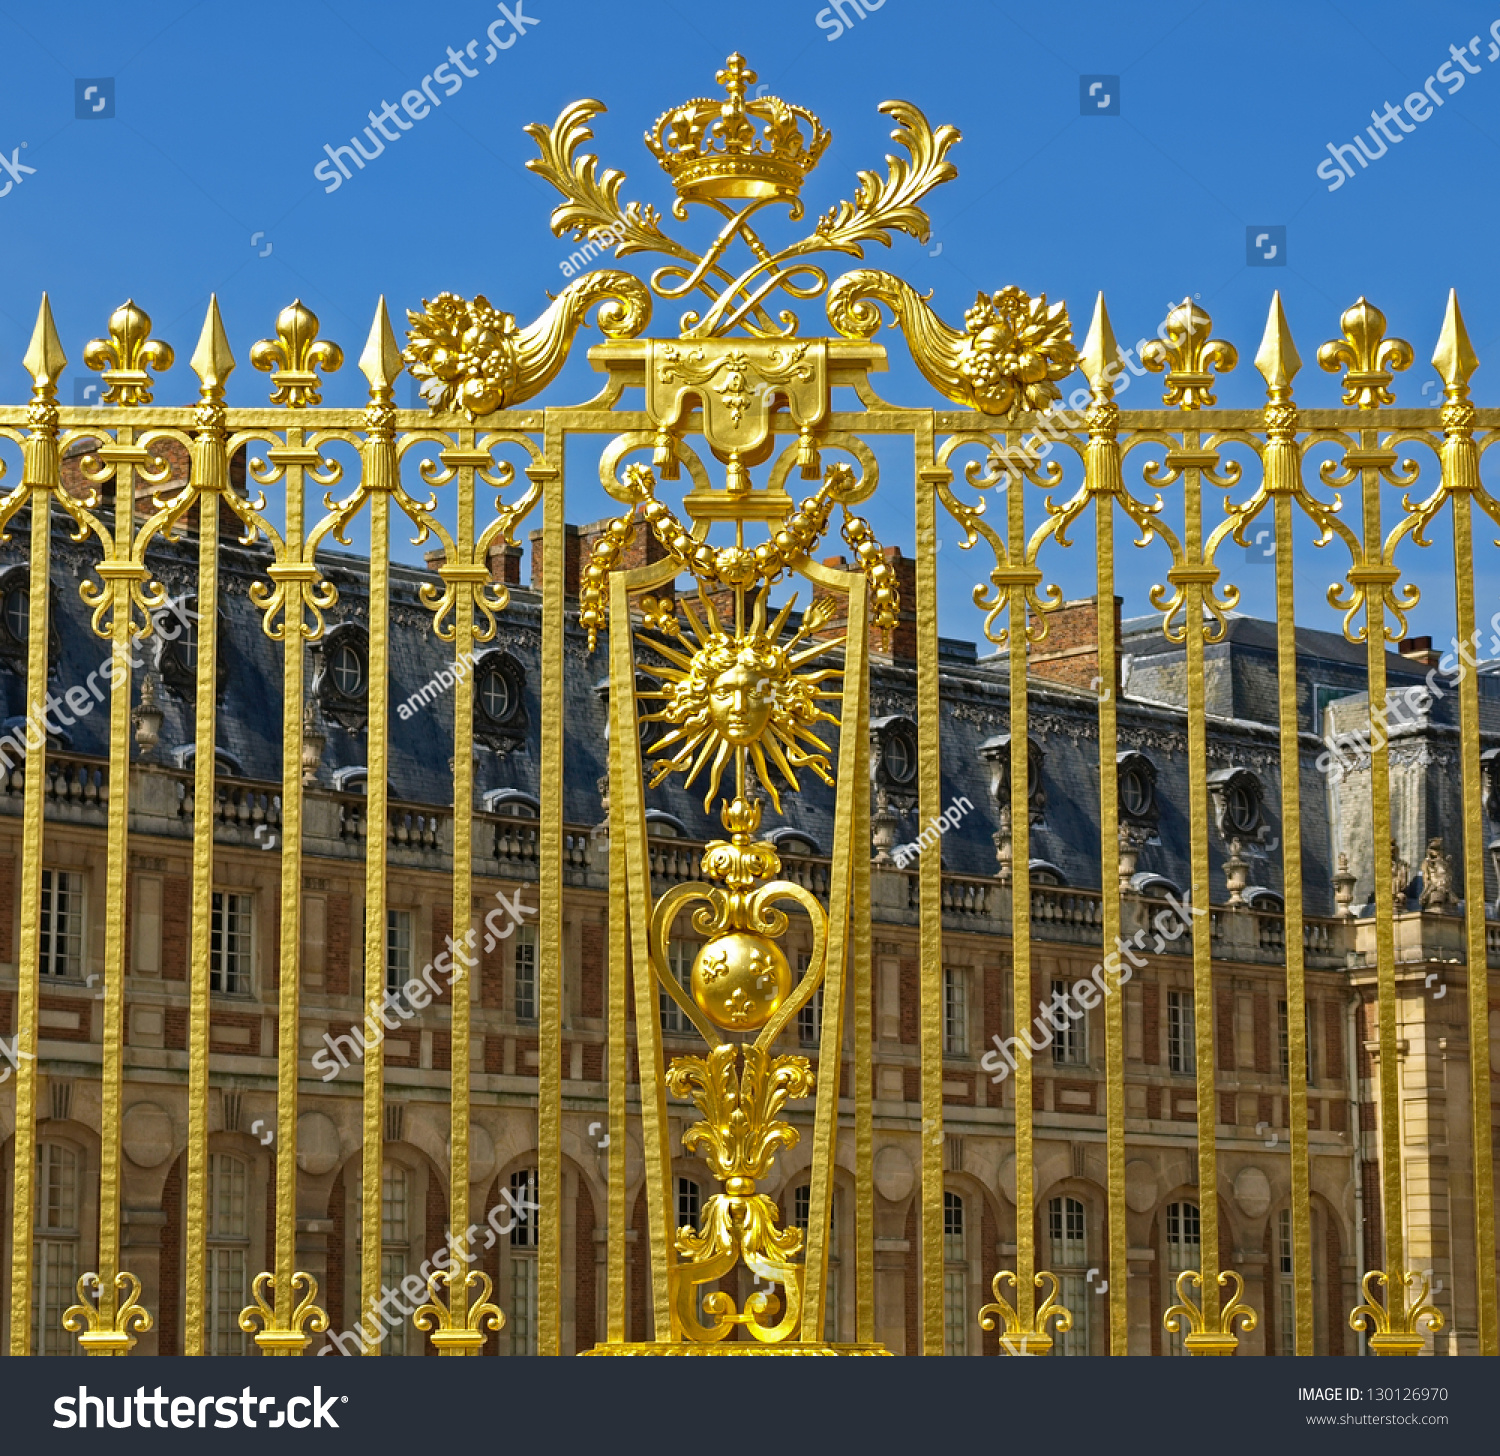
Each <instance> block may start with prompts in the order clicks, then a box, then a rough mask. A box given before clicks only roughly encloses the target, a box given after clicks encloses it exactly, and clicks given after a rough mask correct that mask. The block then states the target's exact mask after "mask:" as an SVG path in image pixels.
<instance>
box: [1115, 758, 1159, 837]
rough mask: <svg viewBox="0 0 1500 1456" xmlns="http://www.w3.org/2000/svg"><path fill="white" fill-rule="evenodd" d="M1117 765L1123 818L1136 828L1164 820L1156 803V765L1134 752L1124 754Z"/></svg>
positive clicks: (1117, 761) (1117, 760)
mask: <svg viewBox="0 0 1500 1456" xmlns="http://www.w3.org/2000/svg"><path fill="white" fill-rule="evenodd" d="M1116 763H1117V765H1118V783H1119V793H1120V814H1121V817H1122V818H1124V819H1126V820H1128V821H1129V822H1130V823H1132V824H1149V825H1152V826H1154V825H1155V824H1156V822H1157V820H1158V819H1159V818H1160V817H1161V808H1160V805H1158V803H1157V802H1156V765H1155V764H1154V763H1152V762H1151V760H1150V759H1149V758H1147V757H1146V755H1145V754H1143V753H1136V752H1135V751H1134V750H1129V751H1127V752H1125V753H1122V754H1120V755H1119V757H1118V759H1116Z"/></svg>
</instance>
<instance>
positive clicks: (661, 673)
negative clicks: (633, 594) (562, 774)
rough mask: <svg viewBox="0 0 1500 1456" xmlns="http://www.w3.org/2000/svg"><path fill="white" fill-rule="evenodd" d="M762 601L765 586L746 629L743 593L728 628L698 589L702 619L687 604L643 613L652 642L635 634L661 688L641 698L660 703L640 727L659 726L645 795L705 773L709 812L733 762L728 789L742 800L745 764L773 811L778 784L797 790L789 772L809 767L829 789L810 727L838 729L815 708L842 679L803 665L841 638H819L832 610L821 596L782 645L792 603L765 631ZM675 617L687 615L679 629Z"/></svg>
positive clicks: (822, 754) (820, 746)
mask: <svg viewBox="0 0 1500 1456" xmlns="http://www.w3.org/2000/svg"><path fill="white" fill-rule="evenodd" d="M768 595H769V589H762V590H761V591H760V592H759V593H757V595H756V598H755V604H754V607H753V609H752V612H751V617H750V621H749V622H748V623H745V622H744V621H743V615H744V593H743V590H739V591H737V592H736V601H735V605H736V615H737V617H738V618H740V620H739V621H737V622H736V624H735V626H734V627H733V628H732V629H731V628H728V627H726V626H725V625H724V624H723V622H722V621H721V619H720V617H719V612H718V609H717V607H716V606H715V604H714V599H713V598H712V597H711V596H709V595H708V594H707V593H705V592H703V591H702V590H701V589H700V591H699V594H698V600H699V605H700V607H701V608H702V615H701V616H700V615H699V613H698V612H697V611H695V610H694V609H693V606H692V605H691V603H689V602H686V601H684V602H682V603H681V604H680V607H673V606H671V605H668V604H662V603H656V604H653V606H654V610H648V614H647V617H646V621H647V625H648V626H649V627H651V628H653V629H654V631H655V632H656V633H658V634H660V637H659V638H658V637H645V636H643V637H642V638H641V641H642V642H643V643H644V644H645V645H647V646H648V647H650V648H651V650H652V651H654V652H656V653H657V654H658V655H659V656H660V658H661V659H662V664H661V665H660V666H656V667H655V668H654V669H652V670H653V671H654V672H655V674H656V675H657V676H658V677H660V678H661V679H662V681H663V683H664V684H665V686H664V687H662V688H660V689H653V690H651V691H647V692H643V693H641V694H640V696H641V697H642V698H645V699H656V700H658V701H660V702H661V704H662V706H661V708H660V709H659V710H658V711H657V712H654V713H645V714H642V722H646V723H661V724H664V725H666V731H665V732H664V733H663V734H662V735H661V737H659V738H658V739H656V741H655V742H654V743H652V744H651V745H650V746H649V747H648V748H647V750H646V752H647V755H648V757H649V758H651V760H652V764H651V768H652V776H651V786H652V787H653V788H654V787H655V786H656V785H657V784H659V783H661V782H662V780H664V779H665V778H667V777H668V776H669V775H671V774H674V773H678V772H681V773H685V774H686V775H687V779H686V783H687V785H688V786H691V785H692V784H693V783H695V782H696V781H697V780H698V779H699V777H700V776H701V775H702V774H703V772H704V771H705V769H706V770H707V773H708V783H707V786H706V788H705V791H704V796H703V807H704V808H705V809H708V808H709V807H710V806H711V805H712V803H713V801H714V799H715V798H716V797H717V795H718V793H719V789H720V785H721V784H722V782H723V778H724V770H725V768H726V767H728V766H729V764H730V763H731V761H732V762H733V763H734V765H735V771H736V783H735V792H736V794H738V795H743V794H744V793H745V764H746V761H747V760H748V762H749V763H750V764H751V765H752V766H753V767H754V769H755V773H756V776H757V778H758V779H759V781H760V783H761V784H762V786H763V787H764V788H765V791H766V793H767V794H768V795H770V798H771V803H772V804H773V805H774V806H775V809H776V811H777V813H780V812H781V796H780V793H779V791H778V789H777V783H776V781H777V779H778V778H779V779H780V780H781V781H782V783H784V784H785V785H787V786H788V787H790V788H792V789H800V788H801V785H800V783H799V782H798V779H797V771H798V770H799V769H807V770H809V771H810V772H812V773H814V774H816V775H817V776H818V778H820V779H821V780H822V781H823V782H824V783H825V784H830V785H831V784H832V783H833V775H832V772H831V770H830V767H829V762H828V754H829V752H830V749H829V747H828V744H827V743H826V742H825V741H824V740H823V739H822V738H821V737H819V734H818V728H819V725H820V724H823V723H832V724H833V725H834V726H835V727H837V725H838V719H837V718H836V717H835V716H834V715H833V714H832V713H830V712H828V711H827V710H826V709H825V708H824V707H822V706H821V705H822V703H823V701H824V700H826V699H830V698H831V699H837V698H838V697H839V696H840V695H839V693H838V692H836V691H834V690H833V689H830V688H827V687H825V686H824V684H825V683H827V682H828V681H829V680H830V679H831V678H837V677H838V676H840V670H839V669H838V668H834V667H825V668H813V667H810V666H809V664H811V663H813V662H814V661H815V660H816V659H818V658H820V657H824V656H825V655H826V654H827V653H828V652H829V651H830V650H831V649H833V648H836V647H838V646H839V645H840V644H841V643H842V642H843V640H844V639H843V637H842V636H841V635H840V636H838V637H834V638H831V639H830V638H818V637H817V634H818V633H819V632H820V631H821V630H822V628H823V627H825V626H826V625H827V623H828V621H829V619H830V617H831V616H832V615H833V607H832V604H831V603H830V602H829V600H828V599H827V598H826V597H825V598H818V599H815V600H814V601H813V603H812V605H811V606H809V607H808V609H807V611H806V612H804V613H803V615H802V621H801V623H800V624H799V625H798V627H797V629H796V630H795V631H794V632H793V633H792V634H791V636H790V637H788V638H787V640H786V642H785V643H783V642H782V640H781V638H782V634H783V632H784V631H785V630H786V626H787V621H788V619H789V618H790V616H791V614H792V611H793V608H794V607H795V606H796V601H797V599H796V598H795V597H793V598H792V599H791V600H790V601H788V602H787V603H786V605H785V606H783V607H782V608H781V610H780V611H779V612H778V613H777V615H776V617H775V619H774V620H773V621H772V622H771V623H770V624H769V626H768V625H767V622H766V617H767V615H768V606H767V597H768ZM678 610H680V611H681V613H682V616H683V617H684V618H686V621H687V628H686V630H684V628H683V625H682V622H681V620H680V619H679V618H678V616H677V611H678ZM661 638H665V639H666V640H665V641H663V640H660V639H661ZM810 639H815V640H811V641H810Z"/></svg>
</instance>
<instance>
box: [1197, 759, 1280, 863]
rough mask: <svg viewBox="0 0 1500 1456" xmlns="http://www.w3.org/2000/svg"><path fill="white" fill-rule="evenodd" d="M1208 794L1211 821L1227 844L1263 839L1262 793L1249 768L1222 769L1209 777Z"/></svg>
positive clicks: (1264, 833) (1263, 800) (1265, 825)
mask: <svg viewBox="0 0 1500 1456" xmlns="http://www.w3.org/2000/svg"><path fill="white" fill-rule="evenodd" d="M1208 793H1209V798H1210V799H1211V800H1212V802H1213V810H1214V822H1215V824H1216V826H1217V827H1218V830H1219V833H1220V835H1222V836H1223V838H1224V840H1225V841H1226V842H1227V843H1230V844H1235V843H1239V844H1244V843H1245V842H1247V841H1250V840H1260V839H1264V838H1265V836H1266V832H1267V829H1268V825H1267V824H1266V818H1265V809H1264V803H1265V790H1264V789H1263V788H1262V787H1261V782H1260V780H1259V779H1258V778H1256V776H1255V775H1254V774H1253V773H1251V772H1250V770H1249V769H1247V768H1225V769H1220V770H1219V771H1218V772H1217V773H1211V774H1209V776H1208Z"/></svg>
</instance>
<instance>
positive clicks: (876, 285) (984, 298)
mask: <svg viewBox="0 0 1500 1456" xmlns="http://www.w3.org/2000/svg"><path fill="white" fill-rule="evenodd" d="M880 304H885V305H886V306H887V307H888V308H890V310H891V311H892V313H893V314H894V315H895V319H896V323H897V324H898V325H899V326H900V328H901V330H902V333H903V334H904V336H905V338H906V341H907V344H908V346H909V347H910V349H911V353H912V359H913V361H914V362H915V363H916V366H917V368H918V369H920V370H921V371H922V374H923V376H924V377H925V378H926V379H927V381H928V383H929V384H931V385H932V386H933V387H934V388H935V389H937V390H938V391H939V392H940V393H942V394H943V395H944V396H946V397H947V398H948V399H951V400H952V401H954V403H956V404H961V405H967V406H970V407H972V408H974V409H977V410H978V411H980V413H981V414H986V415H995V416H997V417H1002V418H1012V417H1014V416H1016V415H1019V414H1027V413H1030V414H1041V413H1043V412H1044V411H1046V410H1048V409H1050V408H1051V407H1052V405H1053V403H1054V401H1056V400H1057V399H1059V398H1060V397H1061V395H1062V390H1061V389H1060V388H1059V387H1058V384H1057V381H1058V380H1060V379H1066V378H1067V376H1068V375H1069V374H1071V373H1072V372H1073V371H1074V369H1076V368H1077V367H1078V350H1077V349H1076V348H1075V347H1074V345H1073V326H1072V323H1071V322H1070V320H1069V318H1068V309H1067V305H1066V304H1065V303H1062V302H1058V303H1051V304H1049V303H1048V302H1047V295H1046V294H1045V293H1043V294H1039V295H1038V296H1037V297H1036V298H1032V297H1031V296H1030V294H1028V293H1026V292H1024V291H1023V290H1022V289H1020V288H1017V287H1016V286H1014V285H1010V286H1007V287H1005V288H1002V289H1000V291H999V292H998V293H993V294H986V293H984V292H983V291H981V292H980V293H979V295H978V297H977V298H976V299H975V302H974V305H973V307H972V308H970V309H968V310H967V311H966V312H965V314H964V331H963V332H962V333H960V332H959V331H958V330H957V329H952V328H949V327H948V325H947V324H945V323H944V322H943V321H942V319H940V318H939V317H938V316H937V314H936V313H934V312H933V310H932V309H931V308H930V307H929V306H928V303H927V300H926V299H925V298H924V297H923V296H922V295H921V294H920V293H918V292H917V291H916V289H914V288H913V287H912V286H911V285H910V284H909V283H906V282H903V281H902V280H901V279H900V278H897V277H896V276H895V274H893V273H882V272H880V271H879V270H877V269H874V268H857V269H855V270H854V271H853V272H852V273H845V274H844V275H843V276H842V277H841V278H837V279H835V280H834V282H833V285H832V286H831V287H830V288H829V290H828V321H829V323H831V324H832V325H833V327H834V328H835V329H837V330H838V332H839V333H840V334H842V335H843V336H844V337H845V338H846V339H863V340H868V339H873V338H874V337H875V334H876V331H877V330H878V329H879V328H880V325H881V322H882V318H883V315H882V314H881V311H880V307H879V305H880Z"/></svg>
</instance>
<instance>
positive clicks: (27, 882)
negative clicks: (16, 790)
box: [10, 293, 68, 1355]
mask: <svg viewBox="0 0 1500 1456" xmlns="http://www.w3.org/2000/svg"><path fill="white" fill-rule="evenodd" d="M67 362H68V361H67V356H66V355H65V354H64V353H63V349H62V344H61V343H60V342H59V340H58V337H57V328H56V326H55V325H54V324H53V322H52V308H51V305H50V304H49V303H48V301H47V295H46V294H45V293H44V294H43V295H42V302H41V307H40V308H39V309H38V310H37V316H36V327H35V328H34V329H33V330H32V334H31V342H30V344H29V345H28V346H27V349H26V355H25V360H24V363H25V366H26V372H27V373H28V374H30V375H31V380H32V392H31V404H30V407H29V408H28V409H27V412H26V424H27V427H28V433H27V436H26V440H25V444H24V447H23V450H24V458H23V462H22V470H21V484H20V485H19V486H18V487H17V490H18V491H23V492H25V493H26V495H27V497H28V498H29V501H30V506H31V521H30V531H31V541H30V571H31V579H30V586H29V598H28V600H29V611H30V620H31V621H32V622H40V623H46V622H48V621H50V620H51V618H50V615H49V613H50V611H51V581H50V576H51V570H52V497H53V494H54V493H55V492H56V491H57V488H58V482H59V468H58V467H59V461H58V454H59V452H58V444H57V441H58V424H59V421H58V412H57V382H58V380H59V379H60V378H61V377H62V371H63V368H64V367H65V366H66V364H67ZM46 711H47V632H46V630H45V628H44V629H43V630H40V631H35V632H32V633H31V635H30V638H29V639H28V641H27V644H26V721H27V724H28V725H30V724H41V723H42V722H43V721H44V719H45V714H46ZM35 736H36V737H37V738H38V739H39V740H40V742H39V743H38V744H37V746H36V747H35V748H31V747H30V746H29V744H28V747H27V753H26V778H25V785H24V788H23V790H22V820H21V875H20V879H21V883H20V901H21V939H20V949H19V950H18V952H17V955H18V957H19V960H18V964H17V966H16V979H17V984H18V994H17V998H16V1055H15V1064H16V1066H15V1075H16V1135H15V1164H14V1169H13V1173H12V1180H11V1186H12V1188H13V1190H14V1191H13V1194H12V1199H13V1210H12V1214H11V1245H10V1251H11V1254H10V1257H11V1266H10V1281H11V1283H10V1352H11V1354H12V1355H28V1354H30V1353H31V1323H32V1305H31V1300H32V1292H33V1291H32V1288H31V1272H32V1257H33V1256H32V1236H33V1230H34V1228H35V1220H36V1082H37V1065H36V1057H37V1051H38V1032H39V1006H38V995H39V991H40V987H39V984H38V983H39V980H40V967H41V905H42V840H43V831H44V828H45V820H46V812H47V799H46V793H47V773H46V769H47V738H46V734H45V733H44V732H38V733H37V734H36V735H35Z"/></svg>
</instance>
